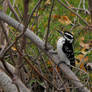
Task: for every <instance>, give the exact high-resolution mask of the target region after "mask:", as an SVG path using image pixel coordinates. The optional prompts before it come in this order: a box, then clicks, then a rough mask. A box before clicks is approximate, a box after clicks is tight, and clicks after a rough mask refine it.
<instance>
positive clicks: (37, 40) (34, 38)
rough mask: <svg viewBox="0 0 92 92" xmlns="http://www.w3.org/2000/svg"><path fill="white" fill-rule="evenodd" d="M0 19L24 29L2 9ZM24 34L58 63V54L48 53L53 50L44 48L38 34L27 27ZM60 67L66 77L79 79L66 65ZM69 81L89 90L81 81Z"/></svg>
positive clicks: (80, 91)
mask: <svg viewBox="0 0 92 92" xmlns="http://www.w3.org/2000/svg"><path fill="white" fill-rule="evenodd" d="M0 19H1V20H2V21H4V22H6V23H8V24H9V25H11V26H13V27H14V28H15V29H18V30H19V31H20V32H22V31H23V29H24V26H23V25H22V24H20V23H19V22H17V21H16V20H14V19H13V18H11V17H9V16H7V15H6V14H4V13H3V12H2V11H0ZM25 36H27V37H28V38H29V39H30V40H31V41H32V42H33V43H34V44H35V45H36V46H37V47H38V48H40V49H41V50H42V51H43V52H44V53H46V54H47V55H48V57H49V58H50V59H52V60H53V61H54V63H56V64H58V62H59V59H58V56H57V55H55V54H52V53H50V51H53V49H50V50H45V48H44V41H42V40H41V39H40V38H39V37H38V36H36V35H35V34H34V33H33V32H32V31H31V30H29V29H27V31H26V32H25ZM60 69H61V71H63V72H64V73H65V75H66V76H67V79H73V80H78V81H79V79H78V78H77V77H76V75H75V74H74V73H73V72H72V71H71V70H70V69H69V68H68V67H67V66H66V65H64V64H61V66H60ZM71 82H72V84H73V85H74V86H75V87H78V90H79V92H90V91H89V90H88V89H87V88H86V87H82V86H83V84H82V83H81V82H77V81H71ZM80 87H82V88H80Z"/></svg>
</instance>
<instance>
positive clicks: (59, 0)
mask: <svg viewBox="0 0 92 92" xmlns="http://www.w3.org/2000/svg"><path fill="white" fill-rule="evenodd" d="M58 2H59V3H60V4H61V5H62V6H64V7H65V8H66V9H68V10H69V11H71V12H72V13H74V14H75V15H76V16H78V17H79V18H80V19H81V20H82V21H83V22H84V24H85V25H87V26H88V25H89V24H88V23H87V22H86V21H85V20H84V19H83V18H82V17H81V16H80V15H79V14H78V13H76V12H74V11H73V10H72V9H71V8H69V7H68V6H66V5H65V4H64V3H63V2H62V1H61V0H58Z"/></svg>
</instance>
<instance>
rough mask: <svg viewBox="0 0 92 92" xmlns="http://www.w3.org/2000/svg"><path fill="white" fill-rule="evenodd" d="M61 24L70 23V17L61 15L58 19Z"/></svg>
mask: <svg viewBox="0 0 92 92" xmlns="http://www.w3.org/2000/svg"><path fill="white" fill-rule="evenodd" d="M58 21H59V22H60V23H61V24H65V25H69V24H71V21H70V19H69V18H68V17H67V16H61V17H60V19H59V20H58Z"/></svg>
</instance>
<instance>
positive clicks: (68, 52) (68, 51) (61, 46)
mask: <svg viewBox="0 0 92 92" xmlns="http://www.w3.org/2000/svg"><path fill="white" fill-rule="evenodd" d="M58 32H60V34H62V33H61V31H58ZM73 40H74V37H73V35H72V34H71V33H70V32H67V31H65V32H64V35H63V36H62V37H61V38H60V39H59V40H58V42H57V53H58V56H59V58H60V63H62V62H65V63H66V64H67V65H72V66H75V58H74V52H73V46H72V43H73Z"/></svg>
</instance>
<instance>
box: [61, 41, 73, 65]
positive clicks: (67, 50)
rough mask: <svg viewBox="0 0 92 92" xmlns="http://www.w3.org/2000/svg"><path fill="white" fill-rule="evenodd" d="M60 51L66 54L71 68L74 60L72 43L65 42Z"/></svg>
mask: <svg viewBox="0 0 92 92" xmlns="http://www.w3.org/2000/svg"><path fill="white" fill-rule="evenodd" d="M62 50H63V52H64V53H65V54H66V57H67V58H68V59H69V60H70V64H71V65H72V66H75V58H74V52H73V47H72V43H69V42H68V41H66V42H65V43H64V45H63V48H62Z"/></svg>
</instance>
